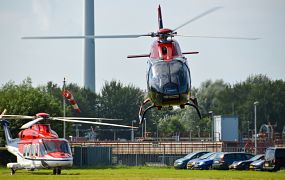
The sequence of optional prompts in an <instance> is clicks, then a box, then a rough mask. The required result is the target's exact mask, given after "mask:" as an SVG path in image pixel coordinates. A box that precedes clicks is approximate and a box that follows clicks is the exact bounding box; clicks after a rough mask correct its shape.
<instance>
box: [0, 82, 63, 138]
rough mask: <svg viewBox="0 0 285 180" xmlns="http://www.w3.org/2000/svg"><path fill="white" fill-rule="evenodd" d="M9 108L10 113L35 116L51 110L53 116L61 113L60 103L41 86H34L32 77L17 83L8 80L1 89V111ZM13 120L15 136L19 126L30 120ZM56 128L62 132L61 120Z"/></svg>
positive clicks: (12, 127) (59, 132) (12, 130)
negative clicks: (42, 89)
mask: <svg viewBox="0 0 285 180" xmlns="http://www.w3.org/2000/svg"><path fill="white" fill-rule="evenodd" d="M4 109H7V113H9V114H23V115H30V116H34V115H35V114H37V113H39V112H50V113H51V114H50V115H51V116H59V115H60V114H61V108H60V103H59V102H58V101H57V100H56V99H55V98H54V97H53V96H51V95H49V94H47V93H45V92H43V91H41V90H40V88H33V87H32V81H31V79H30V78H27V79H25V80H24V81H23V82H22V83H21V84H19V85H15V83H14V82H8V83H6V84H5V85H4V86H2V88H1V89H0V111H1V112H2V111H3V110H4ZM10 122H11V125H10V127H11V132H12V134H13V135H14V136H15V135H16V134H17V133H18V132H19V128H20V127H21V126H22V125H23V124H24V123H26V122H28V120H14V121H10ZM52 124H56V126H53V127H54V129H55V130H56V131H57V132H58V134H61V132H62V126H61V124H60V123H59V122H53V123H52Z"/></svg>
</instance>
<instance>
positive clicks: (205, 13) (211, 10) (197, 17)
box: [173, 7, 222, 31]
mask: <svg viewBox="0 0 285 180" xmlns="http://www.w3.org/2000/svg"><path fill="white" fill-rule="evenodd" d="M220 8H222V7H214V8H211V9H209V10H207V11H205V12H203V13H201V14H199V15H198V16H196V17H194V18H192V19H190V20H188V21H187V22H185V23H183V24H181V25H180V26H178V27H177V28H175V29H173V31H176V30H178V29H180V28H182V27H184V26H186V25H187V24H189V23H191V22H194V21H196V20H197V19H200V18H202V17H204V16H206V15H208V14H210V13H212V12H214V11H216V10H218V9H220Z"/></svg>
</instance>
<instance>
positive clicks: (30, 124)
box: [20, 117, 44, 129]
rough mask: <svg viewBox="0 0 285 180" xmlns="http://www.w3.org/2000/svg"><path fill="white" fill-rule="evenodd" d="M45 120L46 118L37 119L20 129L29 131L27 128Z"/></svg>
mask: <svg viewBox="0 0 285 180" xmlns="http://www.w3.org/2000/svg"><path fill="white" fill-rule="evenodd" d="M43 119H44V118H42V117H40V118H37V119H35V120H32V121H30V122H28V123H26V124H24V125H23V126H22V127H21V128H20V129H27V128H29V127H31V126H32V125H34V124H36V123H37V122H39V121H41V120H43Z"/></svg>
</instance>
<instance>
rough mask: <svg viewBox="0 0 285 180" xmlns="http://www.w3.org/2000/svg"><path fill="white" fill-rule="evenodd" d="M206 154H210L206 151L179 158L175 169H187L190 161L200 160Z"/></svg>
mask: <svg viewBox="0 0 285 180" xmlns="http://www.w3.org/2000/svg"><path fill="white" fill-rule="evenodd" d="M206 153H209V152H206V151H199V152H193V153H190V154H188V155H186V156H185V157H183V158H179V159H177V160H176V161H174V168H175V169H186V165H187V163H188V161H190V160H191V159H196V158H199V157H201V156H202V155H204V154H206Z"/></svg>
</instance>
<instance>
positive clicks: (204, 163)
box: [192, 152, 220, 170]
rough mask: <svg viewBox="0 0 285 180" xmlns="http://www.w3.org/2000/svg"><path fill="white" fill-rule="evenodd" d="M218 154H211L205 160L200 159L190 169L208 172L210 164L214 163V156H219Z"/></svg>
mask: <svg viewBox="0 0 285 180" xmlns="http://www.w3.org/2000/svg"><path fill="white" fill-rule="evenodd" d="M219 154H220V153H219V152H216V153H213V154H212V155H211V156H209V157H208V158H207V159H201V160H199V161H197V162H195V164H194V165H193V168H192V169H201V170H208V169H210V168H212V164H213V162H214V159H215V158H216V156H219Z"/></svg>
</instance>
